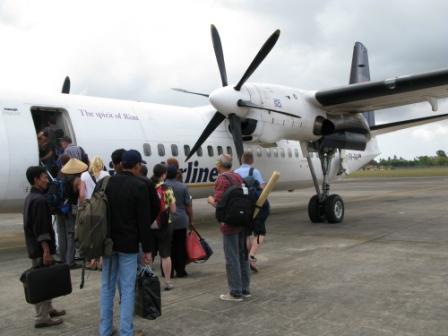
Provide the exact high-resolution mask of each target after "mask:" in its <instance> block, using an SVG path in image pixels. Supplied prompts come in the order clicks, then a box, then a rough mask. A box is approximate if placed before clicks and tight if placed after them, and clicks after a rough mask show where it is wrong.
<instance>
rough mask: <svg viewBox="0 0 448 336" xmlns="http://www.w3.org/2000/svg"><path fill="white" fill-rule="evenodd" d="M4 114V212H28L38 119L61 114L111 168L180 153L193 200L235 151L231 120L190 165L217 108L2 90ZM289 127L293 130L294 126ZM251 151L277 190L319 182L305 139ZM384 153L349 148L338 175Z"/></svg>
mask: <svg viewBox="0 0 448 336" xmlns="http://www.w3.org/2000/svg"><path fill="white" fill-rule="evenodd" d="M0 109H1V113H0V162H1V165H0V212H7V211H17V210H19V209H21V207H22V204H23V199H24V198H25V196H26V193H27V191H28V190H29V184H28V183H27V181H26V178H25V171H26V169H27V167H29V166H32V165H38V164H39V151H38V144H37V138H36V128H37V126H36V124H35V121H33V116H34V118H35V119H36V118H39V116H40V115H42V116H43V115H44V114H46V113H54V112H56V113H57V114H58V115H60V118H59V119H58V127H61V128H64V129H65V131H66V133H68V134H69V135H70V136H71V137H72V139H73V142H74V143H76V144H77V145H80V146H82V147H83V148H84V150H85V151H86V152H87V153H88V155H89V157H90V158H92V157H93V156H95V155H99V156H100V157H101V158H103V160H104V162H106V163H107V166H108V163H109V161H110V155H111V153H112V151H114V150H115V149H117V148H126V149H131V148H133V149H137V150H138V151H140V152H141V153H142V155H143V158H144V160H146V161H147V162H148V169H149V171H150V173H151V170H152V167H153V166H154V165H155V164H156V163H160V162H162V161H166V160H167V159H168V158H169V157H173V156H174V157H176V151H177V159H178V160H179V162H180V165H181V168H182V169H184V170H185V173H184V180H185V182H186V183H188V184H189V186H190V191H191V193H192V194H193V196H194V197H203V196H206V195H208V194H210V193H211V192H212V188H213V184H214V182H215V180H216V177H217V172H216V169H215V163H216V159H217V157H218V156H219V154H220V153H221V149H222V151H224V152H227V151H228V150H231V152H232V153H235V148H234V144H233V141H232V136H231V133H230V132H229V131H228V123H227V121H225V122H224V123H223V124H221V126H219V127H218V128H217V129H216V130H215V131H214V132H213V134H212V135H211V136H210V137H209V138H208V140H207V141H206V142H205V143H204V144H203V146H202V155H199V154H200V153H197V154H195V155H194V156H193V157H192V158H191V159H190V160H189V161H188V162H185V157H186V154H185V146H189V147H190V148H191V147H192V146H193V144H194V143H195V142H196V140H197V138H198V136H199V135H200V134H201V132H202V131H203V129H204V127H205V125H206V124H207V122H208V121H209V120H210V119H211V117H212V116H213V114H214V113H215V109H214V108H213V107H212V106H205V107H199V108H186V107H178V106H168V105H157V104H149V103H140V102H132V101H122V100H113V99H104V98H94V97H85V96H77V95H71V94H69V95H67V94H55V95H48V96H42V95H36V96H26V95H18V94H10V93H8V94H5V93H0ZM250 113H252V112H250V111H249V114H250ZM253 113H256V112H253ZM270 123H272V124H271V126H272V127H271V128H272V129H275V128H278V127H279V126H283V125H279V123H278V121H277V122H276V121H274V120H268V119H267V120H266V121H265V122H263V124H262V127H263V128H262V130H263V133H264V134H265V135H266V134H269V130H270V126H269V124H270ZM283 127H289V128H294V127H290V126H289V125H286V126H283ZM273 138H274V137H273ZM244 147H245V149H246V150H247V149H252V151H253V152H254V157H255V166H256V167H257V168H259V169H260V170H261V172H262V174H263V176H264V177H265V179H266V180H267V179H269V177H270V175H271V174H272V172H273V171H274V170H276V171H279V172H280V174H281V177H280V180H279V183H278V185H277V189H283V190H291V189H297V188H301V187H309V186H311V185H312V183H313V182H312V179H311V174H310V171H309V167H308V163H307V160H306V158H305V157H304V155H303V154H302V150H301V146H300V142H298V141H288V140H282V141H279V142H277V147H270V148H263V147H260V146H259V145H258V144H256V143H245V145H244ZM378 154H379V152H378V149H377V147H376V140H375V139H372V140H370V142H369V144H368V147H367V149H366V151H364V152H350V151H342V152H341V153H340V154H338V155H336V158H335V160H333V168H332V173H331V176H332V177H334V176H335V175H336V173H337V172H338V171H339V168H340V166H341V158H343V161H344V162H343V163H342V166H343V167H344V168H346V169H347V170H349V171H354V170H357V169H359V168H360V167H362V166H364V165H365V164H367V163H368V162H369V161H370V160H372V159H373V158H374V157H375V156H376V155H378ZM235 163H236V162H235ZM313 165H314V167H315V168H316V173H317V175H318V177H319V178H320V177H321V175H322V174H321V169H320V162H319V160H318V159H317V157H313Z"/></svg>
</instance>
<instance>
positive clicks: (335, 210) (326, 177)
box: [306, 150, 344, 223]
mask: <svg viewBox="0 0 448 336" xmlns="http://www.w3.org/2000/svg"><path fill="white" fill-rule="evenodd" d="M335 152H336V151H335V150H319V159H320V163H321V166H322V173H323V180H322V191H321V190H320V187H319V181H318V180H317V177H316V173H315V171H314V167H313V162H312V160H311V157H310V154H309V152H308V154H307V156H306V158H307V160H308V166H309V167H310V171H311V176H312V177H313V182H314V187H315V189H316V195H314V196H313V197H311V199H310V201H309V203H308V216H309V217H310V220H311V221H312V222H313V223H321V222H323V221H325V219H326V220H327V221H328V222H329V223H340V222H342V220H343V219H344V201H343V200H342V198H341V197H340V196H339V195H336V194H333V195H330V169H331V161H332V159H333V158H334V154H335Z"/></svg>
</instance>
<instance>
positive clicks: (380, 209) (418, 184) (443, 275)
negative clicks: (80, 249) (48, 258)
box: [0, 177, 448, 336]
mask: <svg viewBox="0 0 448 336" xmlns="http://www.w3.org/2000/svg"><path fill="white" fill-rule="evenodd" d="M333 191H334V192H336V193H338V194H340V195H341V196H342V197H343V198H344V200H345V205H346V215H345V220H344V223H342V224H312V223H311V222H310V221H309V220H308V216H307V209H306V205H307V203H308V200H309V198H310V197H311V195H312V194H313V190H312V189H306V190H301V191H296V192H291V193H289V192H278V193H275V194H274V195H273V197H272V199H271V203H272V205H273V213H272V215H271V217H270V218H269V221H268V237H267V240H266V243H265V244H264V245H263V246H262V248H261V250H260V254H259V256H258V260H259V262H258V264H259V268H260V272H259V273H258V274H255V275H253V276H252V294H253V296H252V298H250V299H247V300H245V301H244V302H242V303H233V302H223V301H220V300H219V299H218V297H219V294H221V293H225V292H226V280H225V271H224V269H225V266H224V261H223V252H222V242H221V235H220V233H219V231H218V228H217V225H216V223H215V221H214V219H213V212H212V210H211V209H210V208H209V207H208V206H207V204H206V203H205V200H197V201H195V202H194V206H195V210H196V216H197V219H198V220H197V227H198V228H199V230H200V232H201V233H202V234H203V235H204V236H205V237H206V239H207V240H208V241H209V242H210V243H211V245H212V247H213V249H214V250H215V254H214V255H213V256H212V258H211V259H210V260H209V261H208V262H206V263H205V264H195V265H191V266H189V267H188V271H189V273H190V276H189V277H188V278H186V279H174V285H175V288H174V289H173V290H172V291H170V292H163V293H162V301H163V302H162V305H163V308H162V309H163V315H162V317H160V318H158V319H157V320H154V321H147V320H143V319H141V318H138V317H137V318H135V325H136V329H144V330H145V332H146V333H147V334H148V335H157V336H164V335H232V336H237V335H241V336H243V335H244V336H247V335H308V336H311V335H357V336H358V335H364V336H368V335H375V336H377V335H394V336H396V335H407V336H410V335H425V336H428V335H443V336H446V335H448V281H447V277H448V244H447V243H448V220H447V210H448V178H447V177H424V178H394V179H391V178H389V179H346V180H345V181H344V182H342V183H336V184H334V186H333ZM21 225H22V224H21V216H20V215H16V214H11V215H0V279H1V280H0V281H1V286H0V335H82V336H86V335H97V334H98V333H97V326H98V320H99V309H98V295H99V276H100V273H99V272H89V273H88V278H87V280H86V287H85V288H84V289H83V290H80V289H79V283H80V275H81V271H80V270H75V271H72V281H73V288H74V290H73V293H72V294H71V295H69V296H67V297H63V298H59V299H56V300H54V302H55V306H56V307H57V308H63V309H66V310H67V315H66V316H65V318H64V324H63V325H61V326H58V327H53V328H48V329H46V330H36V329H34V327H33V318H34V308H33V307H32V306H31V305H29V304H27V303H26V302H25V300H24V296H23V288H22V287H21V283H20V282H19V280H18V278H19V276H20V274H21V272H22V271H23V270H25V269H26V268H28V267H29V266H28V265H29V260H28V259H27V258H26V254H25V252H24V247H23V237H22V235H23V234H22V227H21ZM156 269H158V265H157V267H156ZM116 312H118V304H117V306H116ZM115 317H116V325H118V321H117V317H118V314H117V313H116V315H115Z"/></svg>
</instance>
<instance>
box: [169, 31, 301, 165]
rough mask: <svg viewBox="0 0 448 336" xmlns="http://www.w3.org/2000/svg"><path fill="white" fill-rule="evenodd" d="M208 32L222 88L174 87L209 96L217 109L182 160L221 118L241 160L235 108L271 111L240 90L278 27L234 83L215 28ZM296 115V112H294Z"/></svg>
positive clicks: (269, 47)
mask: <svg viewBox="0 0 448 336" xmlns="http://www.w3.org/2000/svg"><path fill="white" fill-rule="evenodd" d="M211 35H212V42H213V49H214V51H215V56H216V61H217V62H218V68H219V74H220V76H221V83H222V86H223V87H222V88H219V89H217V90H215V91H213V92H212V93H211V94H210V95H207V94H203V93H197V92H191V91H187V90H183V89H176V90H177V91H181V92H186V93H192V94H198V95H201V96H206V97H209V99H210V103H211V104H212V106H213V107H215V108H216V109H217V111H216V113H215V114H214V116H213V118H212V119H211V120H210V121H209V123H208V124H207V126H206V127H205V129H204V131H203V132H202V134H201V135H200V137H199V139H198V140H197V141H196V143H195V144H194V146H193V148H192V149H191V151H190V154H189V155H188V157H187V159H186V161H188V160H189V159H190V158H191V157H192V156H193V155H194V154H195V153H196V151H197V150H198V149H199V147H200V146H201V145H202V144H203V143H204V142H205V141H206V140H207V139H208V137H209V136H210V134H212V133H213V131H214V130H215V129H216V128H217V127H218V126H219V125H220V124H221V123H222V122H223V121H224V120H225V119H228V120H229V124H230V128H231V131H232V136H233V142H234V144H235V148H236V152H237V155H238V160H241V156H242V155H243V152H244V147H243V136H242V133H241V118H240V116H239V115H238V112H240V111H241V107H246V108H247V107H249V108H260V109H262V110H269V111H274V110H272V109H267V108H264V107H260V106H257V105H255V104H253V103H251V102H250V101H249V100H248V98H249V97H248V95H247V94H246V93H245V92H243V91H242V90H241V88H242V87H243V85H244V83H245V82H246V81H247V80H248V79H249V78H250V76H252V74H253V73H254V72H255V70H256V69H257V68H258V66H259V65H260V64H261V62H263V60H264V59H265V58H266V56H267V55H268V54H269V52H270V51H271V50H272V48H273V47H274V45H275V43H276V42H277V40H278V38H279V36H280V30H278V29H277V30H276V31H275V32H274V33H273V34H272V35H271V36H270V37H269V38H268V39H267V41H266V42H265V43H264V44H263V46H262V47H261V49H260V50H259V51H258V53H257V55H256V56H255V58H254V59H253V61H252V63H251V64H250V65H249V67H248V68H247V70H246V72H245V73H244V75H243V76H242V77H241V79H240V81H239V82H238V84H237V85H236V86H234V87H231V86H228V81H227V72H226V65H225V61H224V53H223V50H222V44H221V38H220V36H219V33H218V30H217V29H216V27H215V26H214V25H211ZM275 112H278V113H284V114H287V113H285V112H282V111H275ZM294 117H297V116H294Z"/></svg>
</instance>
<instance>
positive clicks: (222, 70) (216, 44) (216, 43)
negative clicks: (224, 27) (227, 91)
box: [210, 25, 229, 86]
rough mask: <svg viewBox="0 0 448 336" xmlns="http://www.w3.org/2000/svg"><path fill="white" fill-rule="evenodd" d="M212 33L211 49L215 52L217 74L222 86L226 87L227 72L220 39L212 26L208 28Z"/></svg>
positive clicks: (216, 30)
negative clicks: (219, 76)
mask: <svg viewBox="0 0 448 336" xmlns="http://www.w3.org/2000/svg"><path fill="white" fill-rule="evenodd" d="M210 30H211V33H212V42H213V49H214V50H215V56H216V60H217V61H218V67H219V74H220V75H221V82H222V86H227V85H228V84H229V83H228V82H227V72H226V64H225V62H224V53H223V51H222V45H221V38H220V37H219V33H218V29H216V27H215V26H214V25H211V27H210Z"/></svg>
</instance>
